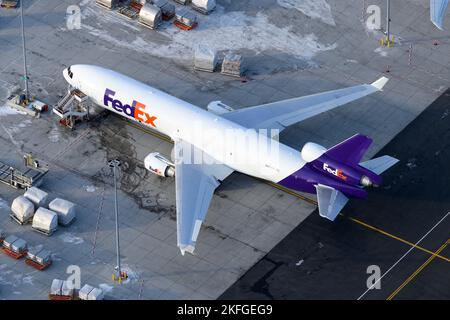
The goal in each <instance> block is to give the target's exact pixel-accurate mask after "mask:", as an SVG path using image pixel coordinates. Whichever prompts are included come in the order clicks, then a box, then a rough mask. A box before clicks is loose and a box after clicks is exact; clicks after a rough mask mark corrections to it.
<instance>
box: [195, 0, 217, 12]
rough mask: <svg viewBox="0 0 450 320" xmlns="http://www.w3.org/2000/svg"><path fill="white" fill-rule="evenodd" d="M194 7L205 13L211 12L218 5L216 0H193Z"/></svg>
mask: <svg viewBox="0 0 450 320" xmlns="http://www.w3.org/2000/svg"><path fill="white" fill-rule="evenodd" d="M191 5H192V8H193V9H194V10H197V11H198V12H200V13H203V14H209V13H210V12H211V11H213V10H214V8H215V7H216V0H192V3H191Z"/></svg>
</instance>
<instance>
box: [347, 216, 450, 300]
mask: <svg viewBox="0 0 450 320" xmlns="http://www.w3.org/2000/svg"><path fill="white" fill-rule="evenodd" d="M448 215H450V212H447V214H446V215H445V216H444V217H442V219H441V220H439V221H438V222H437V223H436V224H435V225H434V226H433V227H432V228H431V229H430V230H428V232H427V233H425V235H424V236H423V237H422V238H420V239H419V241H417V242H416V243H415V244H414V246H412V247H411V248H410V249H409V250H408V251H406V252H405V254H404V255H403V256H401V257H400V259H398V260H397V261H396V262H395V263H394V264H393V265H392V266H391V267H390V268H389V269H388V270H387V271H386V272H385V273H383V275H382V276H381V277H380V278H379V279H378V280H377V281H375V283H374V284H372V285H371V286H370V287H369V288H368V289H367V290H366V291H364V293H363V294H362V295H360V296H359V297H358V299H356V300H361V299H362V298H363V297H364V296H365V295H366V294H367V292H369V291H370V290H372V289H373V288H374V287H375V285H376V284H377V283H378V282H380V281H381V279H383V278H384V276H386V275H387V274H388V273H389V272H390V271H391V270H392V269H394V268H395V266H396V265H397V264H399V263H400V261H402V260H403V259H404V258H405V257H406V256H407V255H408V254H409V253H410V252H411V251H413V250H414V249H415V248H416V246H417V245H418V244H419V243H420V242H422V240H423V239H425V238H426V237H427V236H428V235H429V234H430V233H431V232H432V231H433V230H434V229H436V227H437V226H438V225H439V224H441V222H442V221H444V220H445V218H447V216H448Z"/></svg>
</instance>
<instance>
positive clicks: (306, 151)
mask: <svg viewBox="0 0 450 320" xmlns="http://www.w3.org/2000/svg"><path fill="white" fill-rule="evenodd" d="M326 151H327V149H326V148H325V147H323V146H321V145H320V144H317V143H313V142H308V143H306V144H305V145H304V146H303V148H302V151H301V155H302V158H303V160H305V161H306V162H312V161H314V160H316V159H318V158H320V157H321V156H322V155H323V154H324V153H325V152H326Z"/></svg>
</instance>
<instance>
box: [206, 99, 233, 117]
mask: <svg viewBox="0 0 450 320" xmlns="http://www.w3.org/2000/svg"><path fill="white" fill-rule="evenodd" d="M206 109H208V111H209V112H212V113H214V114H217V115H219V116H220V115H222V114H224V113H228V112H231V111H234V109H233V108H232V107H230V106H227V105H226V104H224V103H222V101H212V102H210V103H209V104H208V106H207V107H206Z"/></svg>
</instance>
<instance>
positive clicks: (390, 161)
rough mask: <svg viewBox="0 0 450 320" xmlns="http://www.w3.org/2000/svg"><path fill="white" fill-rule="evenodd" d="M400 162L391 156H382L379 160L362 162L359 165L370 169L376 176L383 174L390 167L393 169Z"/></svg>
mask: <svg viewBox="0 0 450 320" xmlns="http://www.w3.org/2000/svg"><path fill="white" fill-rule="evenodd" d="M398 161H399V160H398V159H395V158H393V157H391V156H382V157H379V158H375V159H371V160H368V161H365V162H361V163H360V164H359V165H360V166H361V167H364V168H366V169H369V170H370V171H372V172H374V173H376V174H381V173H383V172H384V171H386V170H387V169H389V168H390V167H392V166H393V165H394V164H396V163H397V162H398Z"/></svg>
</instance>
